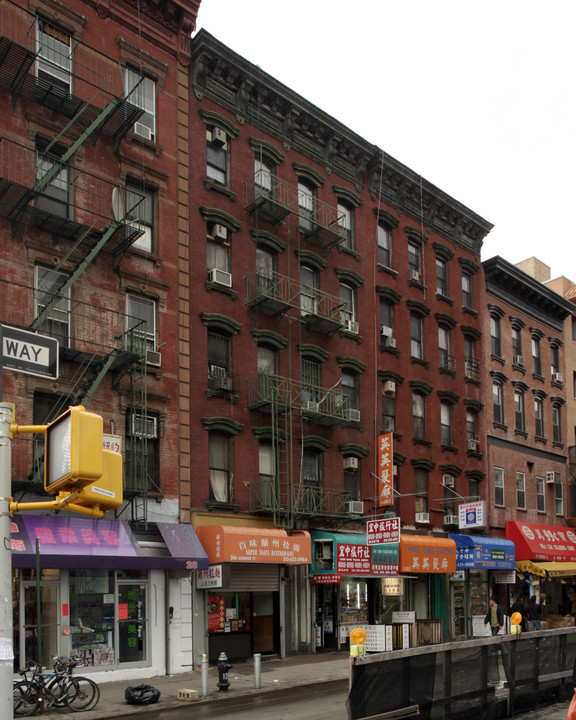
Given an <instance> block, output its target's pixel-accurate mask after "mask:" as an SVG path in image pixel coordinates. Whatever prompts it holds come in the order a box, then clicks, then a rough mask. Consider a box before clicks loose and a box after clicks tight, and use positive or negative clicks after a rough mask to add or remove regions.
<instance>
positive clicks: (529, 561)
mask: <svg viewBox="0 0 576 720" xmlns="http://www.w3.org/2000/svg"><path fill="white" fill-rule="evenodd" d="M506 537H507V538H508V539H510V540H512V541H513V542H514V544H515V546H516V588H515V593H516V594H517V595H518V596H519V597H521V598H523V599H524V601H525V602H529V601H530V599H531V598H532V597H533V596H534V597H536V601H537V602H538V603H540V604H542V606H543V619H544V621H545V624H543V627H559V626H562V625H563V624H570V625H571V624H573V622H574V620H573V617H574V615H576V532H575V531H574V530H573V529H572V528H569V527H562V526H558V525H538V524H536V523H523V522H516V521H514V522H512V521H509V522H507V523H506Z"/></svg>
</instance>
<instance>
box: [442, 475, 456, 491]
mask: <svg viewBox="0 0 576 720" xmlns="http://www.w3.org/2000/svg"><path fill="white" fill-rule="evenodd" d="M442 485H444V487H447V488H453V487H454V475H442Z"/></svg>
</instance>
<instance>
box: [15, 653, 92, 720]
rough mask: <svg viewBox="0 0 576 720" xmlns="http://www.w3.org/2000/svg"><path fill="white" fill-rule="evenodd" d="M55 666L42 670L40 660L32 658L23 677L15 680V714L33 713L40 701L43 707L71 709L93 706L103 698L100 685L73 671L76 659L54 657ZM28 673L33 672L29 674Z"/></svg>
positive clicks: (17, 715) (79, 709) (22, 672)
mask: <svg viewBox="0 0 576 720" xmlns="http://www.w3.org/2000/svg"><path fill="white" fill-rule="evenodd" d="M52 660H53V661H54V670H53V671H52V672H50V673H42V672H41V669H42V668H41V667H40V665H38V663H35V662H31V663H29V667H28V669H26V670H22V671H21V672H20V675H22V676H23V677H24V680H20V681H18V682H16V683H15V684H14V688H13V696H14V716H15V717H20V716H27V715H33V714H34V713H35V712H36V711H37V710H38V707H39V706H40V704H42V705H43V707H44V708H49V707H68V708H69V709H70V710H74V711H83V710H91V709H92V708H94V707H95V706H96V704H97V703H98V700H99V699H100V688H99V687H98V685H97V684H96V683H95V682H94V681H93V680H90V678H86V677H80V676H75V675H73V674H72V672H73V670H74V668H75V667H76V666H77V665H78V663H77V662H75V661H73V660H70V659H69V658H64V657H58V656H56V657H53V658H52ZM28 673H31V675H30V676H29V675H28Z"/></svg>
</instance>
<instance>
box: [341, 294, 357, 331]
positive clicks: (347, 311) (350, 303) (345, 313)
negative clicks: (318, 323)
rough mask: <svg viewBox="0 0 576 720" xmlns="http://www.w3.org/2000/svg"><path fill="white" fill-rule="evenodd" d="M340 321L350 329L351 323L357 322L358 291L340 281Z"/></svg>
mask: <svg viewBox="0 0 576 720" xmlns="http://www.w3.org/2000/svg"><path fill="white" fill-rule="evenodd" d="M340 303H341V310H340V321H341V322H342V323H343V325H344V328H345V329H348V330H350V323H354V322H356V292H355V290H354V288H353V287H350V285H346V284H345V283H340Z"/></svg>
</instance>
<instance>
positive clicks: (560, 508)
mask: <svg viewBox="0 0 576 720" xmlns="http://www.w3.org/2000/svg"><path fill="white" fill-rule="evenodd" d="M554 499H555V501H556V515H558V516H562V515H564V485H563V484H562V482H556V483H554Z"/></svg>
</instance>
